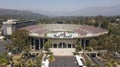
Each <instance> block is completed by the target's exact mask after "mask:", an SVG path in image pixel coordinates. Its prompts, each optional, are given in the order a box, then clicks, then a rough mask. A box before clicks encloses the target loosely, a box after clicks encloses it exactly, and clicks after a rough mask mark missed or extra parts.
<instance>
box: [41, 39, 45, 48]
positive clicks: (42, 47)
mask: <svg viewBox="0 0 120 67" xmlns="http://www.w3.org/2000/svg"><path fill="white" fill-rule="evenodd" d="M42 41H43V47H42V48H43V50H44V41H45V40H44V39H42Z"/></svg>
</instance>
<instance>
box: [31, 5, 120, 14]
mask: <svg viewBox="0 0 120 67" xmlns="http://www.w3.org/2000/svg"><path fill="white" fill-rule="evenodd" d="M31 11H32V12H36V13H41V14H45V15H48V16H98V15H103V16H116V15H120V5H114V6H107V7H104V6H103V7H87V8H82V9H78V10H74V11H72V12H71V11H53V12H50V11H43V10H40V9H38V10H31Z"/></svg>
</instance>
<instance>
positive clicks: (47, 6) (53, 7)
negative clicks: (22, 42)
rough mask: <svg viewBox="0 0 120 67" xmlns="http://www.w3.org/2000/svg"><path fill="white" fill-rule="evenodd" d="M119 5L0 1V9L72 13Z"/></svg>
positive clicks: (103, 0) (92, 0)
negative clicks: (84, 9)
mask: <svg viewBox="0 0 120 67" xmlns="http://www.w3.org/2000/svg"><path fill="white" fill-rule="evenodd" d="M112 5H120V0H0V8H10V9H22V10H23V9H34V10H37V9H41V10H45V11H74V10H77V9H81V8H86V7H91V6H92V7H94V6H112Z"/></svg>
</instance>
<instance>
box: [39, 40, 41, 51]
mask: <svg viewBox="0 0 120 67" xmlns="http://www.w3.org/2000/svg"><path fill="white" fill-rule="evenodd" d="M40 49H41V42H40V39H39V50H40Z"/></svg>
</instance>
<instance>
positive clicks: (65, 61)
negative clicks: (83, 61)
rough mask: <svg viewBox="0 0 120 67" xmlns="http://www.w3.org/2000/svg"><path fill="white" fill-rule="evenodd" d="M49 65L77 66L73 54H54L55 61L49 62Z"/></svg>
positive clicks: (53, 66)
mask: <svg viewBox="0 0 120 67" xmlns="http://www.w3.org/2000/svg"><path fill="white" fill-rule="evenodd" d="M50 67H79V66H78V64H77V62H76V59H75V57H74V56H55V61H54V62H50Z"/></svg>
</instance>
